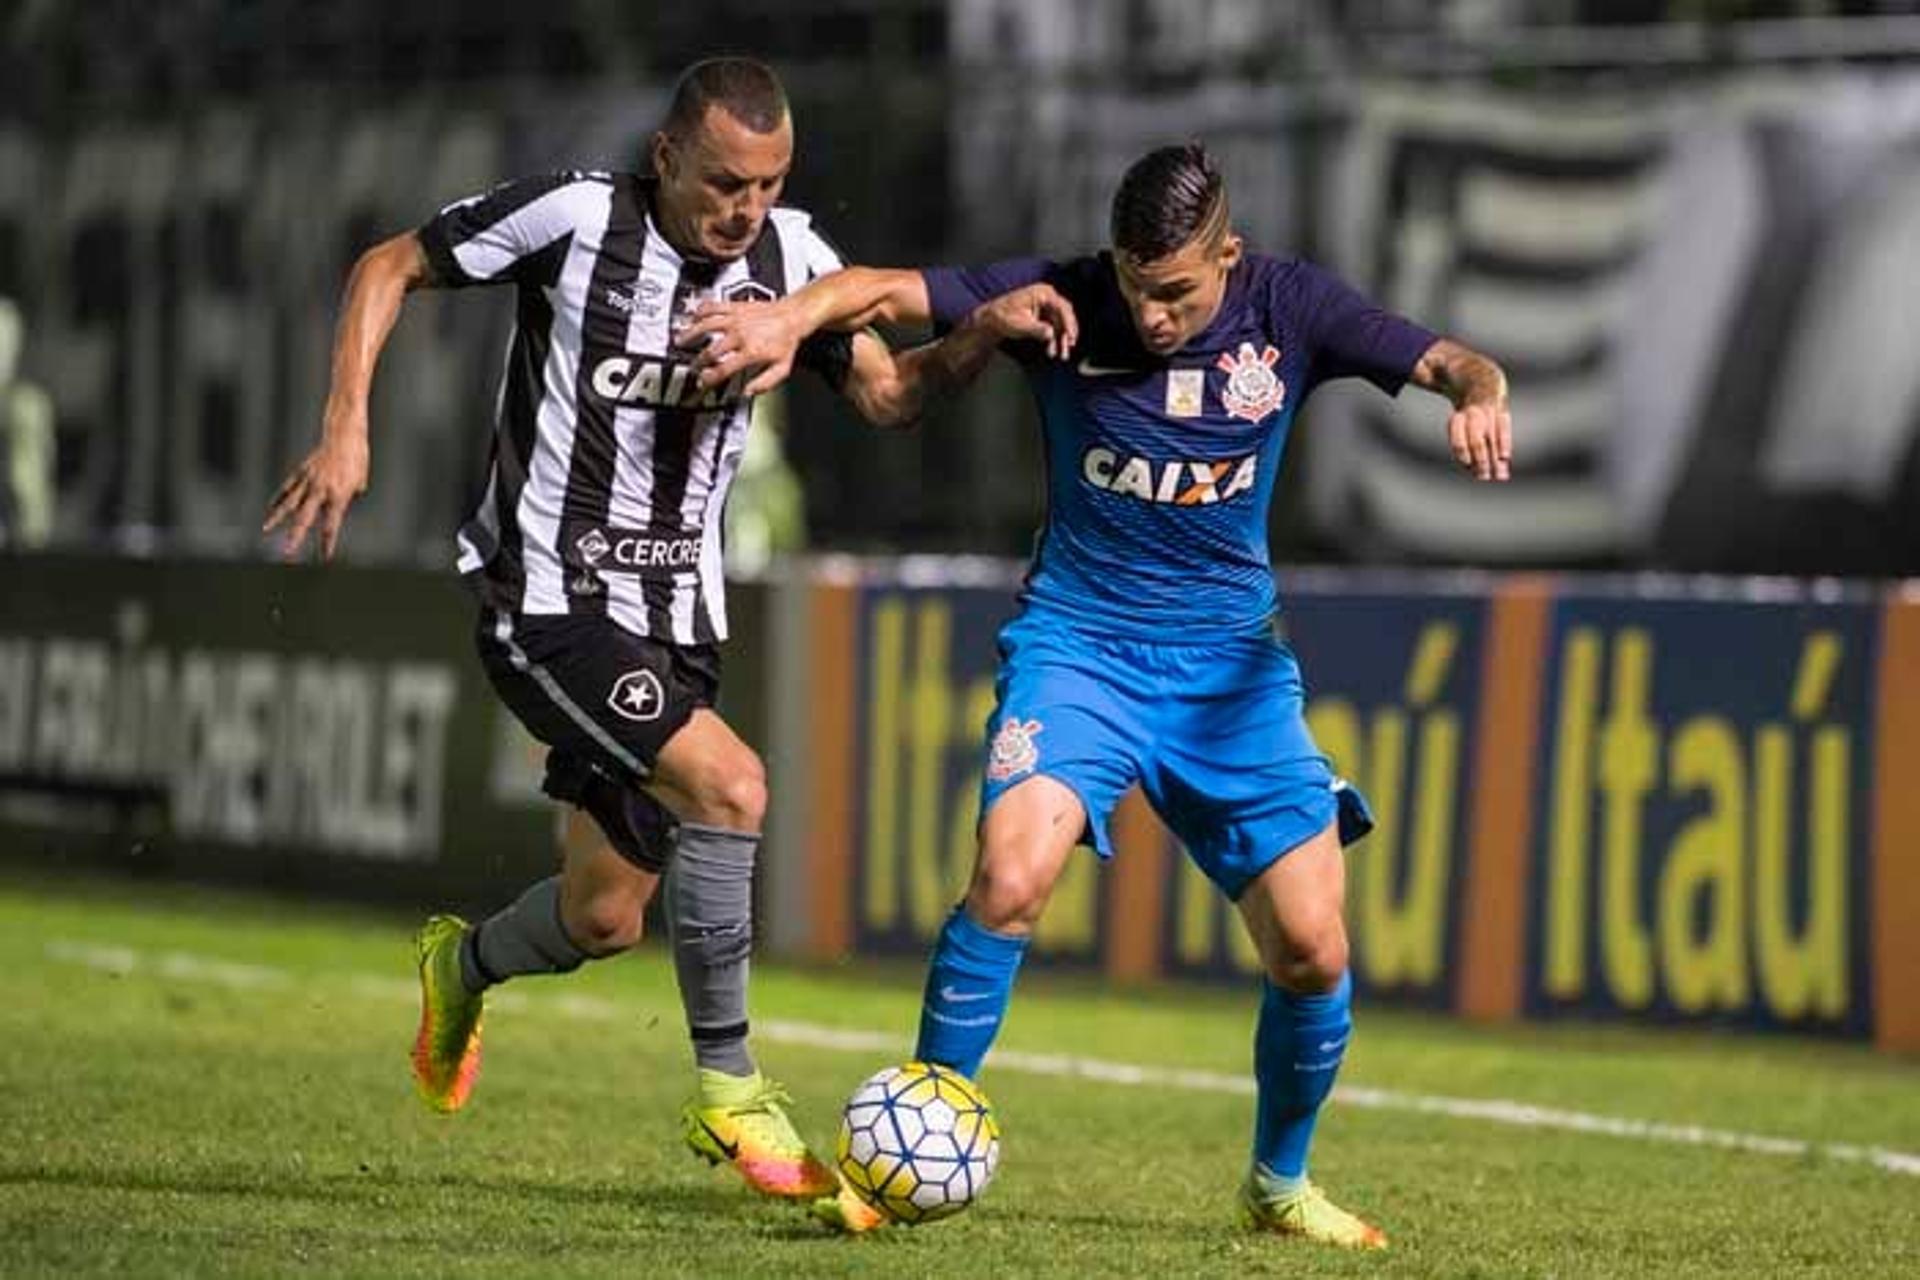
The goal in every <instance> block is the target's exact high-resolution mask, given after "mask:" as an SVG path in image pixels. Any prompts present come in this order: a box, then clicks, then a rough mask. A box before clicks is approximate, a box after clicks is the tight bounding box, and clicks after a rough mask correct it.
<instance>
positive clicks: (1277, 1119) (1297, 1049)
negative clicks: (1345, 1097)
mask: <svg viewBox="0 0 1920 1280" xmlns="http://www.w3.org/2000/svg"><path fill="white" fill-rule="evenodd" d="M1265 985H1266V994H1265V996H1264V997H1263V998H1262V999H1261V1002H1260V1024H1259V1028H1258V1029H1257V1030H1256V1031H1255V1032H1254V1037H1253V1075H1254V1079H1255V1080H1256V1081H1258V1083H1259V1086H1260V1095H1259V1101H1258V1104H1257V1106H1258V1111H1257V1114H1256V1117H1255V1120H1254V1127H1253V1159H1254V1163H1255V1165H1257V1166H1261V1167H1263V1168H1264V1171H1265V1172H1266V1173H1268V1174H1272V1175H1275V1176H1276V1177H1277V1178H1278V1179H1281V1180H1284V1181H1293V1180H1296V1179H1300V1178H1304V1177H1306V1175H1307V1144H1309V1143H1310V1142H1312V1141H1313V1122H1314V1121H1315V1120H1316V1119H1317V1118H1318V1117H1319V1115H1320V1104H1321V1103H1322V1102H1325V1101H1326V1099H1327V1095H1328V1094H1329V1093H1331V1092H1332V1091H1333V1078H1334V1076H1336V1075H1338V1074H1339V1072H1340V1059H1341V1058H1343V1057H1345V1056H1346V1052H1347V1038H1348V1037H1349V1036H1350V1035H1352V1034H1353V977H1352V975H1351V974H1342V975H1340V985H1339V986H1337V987H1335V988H1334V989H1333V990H1332V991H1329V992H1327V993H1326V994H1324V995H1313V996H1300V995H1295V994H1293V993H1292V992H1290V991H1288V990H1286V989H1285V988H1284V987H1277V986H1275V985H1274V984H1273V983H1272V982H1267V983H1266V984H1265Z"/></svg>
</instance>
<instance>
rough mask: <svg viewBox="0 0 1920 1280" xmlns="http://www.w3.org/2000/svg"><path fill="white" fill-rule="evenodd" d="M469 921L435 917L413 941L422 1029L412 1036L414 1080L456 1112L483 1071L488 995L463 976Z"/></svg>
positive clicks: (441, 1107) (430, 1101) (440, 1105)
mask: <svg viewBox="0 0 1920 1280" xmlns="http://www.w3.org/2000/svg"><path fill="white" fill-rule="evenodd" d="M466 933H467V922H466V921H464V920H462V919H461V918H460V917H459V916H433V917H431V918H429V919H428V921H427V923H426V924H425V925H423V926H422V927H421V929H420V932H419V933H418V934H417V935H415V937H414V940H413V946H414V954H415V955H416V956H417V957H418V959H419V964H420V1030H419V1031H418V1032H417V1033H416V1034H415V1035H414V1038H413V1054H412V1059H413V1085H414V1088H415V1089H416V1090H418V1091H419V1094H420V1098H421V1101H423V1102H425V1103H426V1104H427V1105H428V1106H430V1107H432V1108H433V1109H434V1110H435V1111H448V1112H451V1111H458V1110H459V1109H460V1108H461V1107H463V1106H465V1105H466V1101H467V1098H468V1097H469V1096H471V1095H472V1093H473V1084H474V1081H475V1080H476V1079H478V1078H479V1076H480V1012H481V1008H482V1005H483V1004H484V1003H485V1001H484V999H483V998H482V997H481V996H480V995H479V994H478V993H475V992H472V991H468V990H467V988H466V984H465V983H464V982H462V981H461V980H460V940H461V939H462V938H464V937H465V936H466Z"/></svg>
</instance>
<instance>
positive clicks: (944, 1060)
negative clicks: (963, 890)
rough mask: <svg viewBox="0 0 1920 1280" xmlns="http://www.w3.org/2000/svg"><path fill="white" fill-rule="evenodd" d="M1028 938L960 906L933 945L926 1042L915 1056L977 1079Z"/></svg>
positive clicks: (924, 1010) (923, 1012) (923, 1025)
mask: <svg viewBox="0 0 1920 1280" xmlns="http://www.w3.org/2000/svg"><path fill="white" fill-rule="evenodd" d="M1026 953H1027V940H1026V938H1024V937H1015V936H1014V935H1012V934H1006V933H995V932H993V930H991V929H987V928H984V927H982V926H981V925H978V924H975V923H974V920H973V917H971V916H969V915H968V914H967V909H966V907H964V906H959V907H955V908H954V909H953V914H952V915H950V916H948V917H947V923H946V925H945V927H944V928H942V929H941V930H940V940H939V941H938V942H936V943H934V946H933V962H932V963H931V964H929V965H928V966H927V990H926V995H925V996H924V997H923V998H922V1000H921V1004H920V1043H919V1044H918V1045H917V1046H915V1048H914V1051H913V1056H914V1057H915V1058H917V1059H919V1060H920V1061H922V1062H937V1063H939V1064H941V1065H942V1066H947V1067H952V1068H953V1069H954V1070H955V1071H958V1072H959V1073H960V1074H961V1075H963V1076H966V1077H968V1078H969V1079H971V1078H972V1077H973V1076H975V1075H976V1074H978V1073H979V1070H980V1060H981V1059H982V1058H984V1057H986V1056H987V1050H988V1049H989V1048H991V1047H992V1046H993V1038H994V1036H995V1035H997V1034H999V1031H1000V1020H1001V1019H1002V1018H1004V1017H1006V1016H1007V999H1008V997H1009V996H1011V995H1012V994H1013V977H1014V975H1015V974H1017V973H1019V972H1020V960H1021V957H1023V956H1025V955H1026Z"/></svg>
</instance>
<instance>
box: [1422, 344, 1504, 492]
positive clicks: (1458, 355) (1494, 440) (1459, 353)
mask: <svg viewBox="0 0 1920 1280" xmlns="http://www.w3.org/2000/svg"><path fill="white" fill-rule="evenodd" d="M1409 381H1411V382H1412V383H1413V384H1414V385H1415V386H1417V387H1425V388H1426V389H1427V390H1428V391H1435V392H1438V393H1439V394H1441V395H1443V396H1445V397H1446V398H1447V399H1449V400H1451V401H1452V402H1453V413H1452V415H1451V416H1450V417H1448V419H1447V442H1448V444H1449V445H1451V446H1452V449H1453V456H1454V458H1455V459H1456V460H1457V461H1458V462H1459V463H1460V465H1461V466H1463V467H1465V468H1466V469H1467V470H1469V471H1471V472H1473V474H1474V475H1475V476H1476V477H1477V478H1479V479H1481V480H1506V479H1508V478H1509V477H1510V475H1511V473H1512V463H1513V414H1512V413H1511V412H1510V411H1509V410H1508V408H1507V375H1506V374H1505V373H1504V372H1502V371H1501V369H1500V366H1499V365H1497V364H1495V363H1494V362H1493V360H1492V359H1490V358H1489V357H1487V356H1484V355H1481V354H1480V353H1479V352H1478V351H1475V350H1473V348H1471V347H1469V346H1467V345H1466V344H1464V343H1460V342H1455V341H1454V340H1453V339H1452V338H1441V339H1439V340H1438V341H1436V342H1435V343H1434V344H1433V345H1432V346H1430V347H1428V348H1427V350H1426V352H1425V353H1424V354H1423V355H1422V356H1421V357H1420V360H1419V362H1418V363H1417V364H1415V365H1414V367H1413V375H1412V377H1411V378H1410V379H1409Z"/></svg>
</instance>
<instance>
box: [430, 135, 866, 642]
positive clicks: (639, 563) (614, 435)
mask: <svg viewBox="0 0 1920 1280" xmlns="http://www.w3.org/2000/svg"><path fill="white" fill-rule="evenodd" d="M655 189H656V188H655V182H654V180H653V179H652V178H649V177H643V176H639V175H635V174H626V173H586V172H567V173H556V174H550V175H547V176H544V177H537V178H526V179H521V180H519V181H515V182H509V183H506V184H505V185H503V186H500V187H497V188H495V189H494V190H493V191H491V192H488V193H486V194H485V195H480V196H475V197H473V198H472V199H469V200H463V201H460V202H458V203H456V204H452V205H449V206H448V207H447V208H445V209H443V210H442V211H441V212H440V213H439V214H438V215H436V216H435V217H434V218H433V219H432V220H430V221H429V222H428V223H427V224H426V225H425V226H423V227H422V228H421V229H420V233H419V235H420V242H421V244H422V245H423V246H424V248H425V250H426V255H427V260H428V263H429V265H430V268H431V271H432V276H433V281H434V283H435V284H440V285H450V286H462V285H471V284H501V283H508V282H511V283H512V284H514V285H515V286H516V288H517V292H518V297H519V306H518V313H517V315H516V318H515V325H514V333H513V338H512V341H511V343H510V344H509V346H508V350H507V362H506V370H505V373H504V375H503V377H502V380H501V386H500V399H499V407H498V411H497V416H498V422H497V425H496V429H495V434H494V441H493V461H492V464H491V469H490V473H489V475H488V478H487V488H486V492H485V494H484V496H483V497H482V498H481V500H480V508H479V510H478V511H476V512H475V513H474V515H473V518H472V519H471V520H469V521H468V522H467V523H466V525H465V526H464V527H463V528H462V529H461V530H460V535H459V567H460V571H461V573H462V574H464V575H466V576H467V578H468V580H469V581H471V582H473V583H474V584H475V585H476V587H477V588H478V589H479V591H480V594H481V596H482V598H483V599H484V600H485V601H486V602H487V603H488V604H489V605H491V606H492V607H494V608H496V609H500V610H503V611H506V612H510V613H530V614H560V613H568V614H590V613H598V614H603V615H605V616H606V617H609V618H611V619H612V620H613V621H615V622H617V623H618V624H619V625H620V626H622V627H624V628H626V629H627V630H629V631H631V632H633V633H634V634H636V635H642V636H650V637H654V638H657V639H660V640H666V641H671V642H672V643H675V644H706V643H711V642H715V641H719V640H724V639H725V638H726V635H727V612H726V588H725V584H724V582H723V579H722V576H721V547H720V537H721V513H722V508H723V507H724V506H725V503H726V498H727V490H728V489H729V487H730V486H731V485H732V483H733V477H734V473H735V472H736V471H737V470H738V469H739V466H740V459H741V456H742V454H743V452H744V450H745V447H746V432H747V421H748V417H749V414H750V411H751V408H752V406H751V403H750V402H749V401H748V400H747V399H746V398H745V397H743V396H741V395H740V393H739V385H740V383H741V381H742V379H741V378H736V379H734V380H733V382H732V383H730V384H729V385H727V386H725V387H720V388H716V389H715V390H714V391H712V392H704V393H703V392H701V391H700V389H699V386H698V384H697V381H696V378H695V376H694V369H693V365H692V362H691V360H690V358H689V356H688V353H686V352H683V351H678V350H676V349H675V348H674V345H673V340H672V337H671V334H672V333H673V331H675V330H677V329H678V328H679V327H680V324H681V321H682V318H683V317H684V316H685V314H686V313H687V312H689V311H691V310H692V309H693V308H695V307H697V306H699V305H700V303H702V302H703V301H706V300H707V299H709V298H725V299H733V300H738V299H743V298H762V299H772V298H776V297H779V296H781V295H783V294H785V293H787V292H788V291H790V290H792V289H797V288H799V287H800V286H801V285H802V284H805V283H806V282H807V281H808V280H810V279H812V278H813V277H815V276H817V275H821V274H823V273H825V272H828V271H831V270H834V269H835V268H837V267H838V266H840V259H839V257H838V255H837V254H835V252H834V251H833V249H832V248H831V247H830V246H829V245H828V244H827V242H826V241H825V240H824V239H822V238H821V236H820V235H819V234H818V233H817V232H816V231H814V229H813V227H812V220H811V219H810V218H809V217H808V216H807V215H806V214H805V213H803V212H801V211H799V210H797V209H778V208H777V209H774V210H773V211H772V212H771V213H770V214H769V216H768V218H767V221H766V224H765V226H764V227H763V229H762V231H761V234H760V238H759V239H758V240H757V241H756V242H755V243H754V246H753V247H752V248H751V249H750V250H748V252H747V253H746V254H745V255H744V256H742V257H741V258H739V259H737V260H735V261H732V262H725V263H720V262H712V261H707V260H703V259H699V258H687V257H682V256H681V255H680V253H679V252H678V251H676V250H675V249H674V247H673V246H672V245H671V244H669V243H668V242H667V240H666V238H665V237H664V236H663V235H661V233H660V229H659V226H658V225H657V223H656V221H655V219H654V217H653V214H652V208H653V199H654V194H655ZM850 352H851V344H850V342H849V341H848V340H847V339H845V338H844V337H835V338H832V339H829V340H827V341H817V340H816V341H813V342H810V343H809V345H808V346H807V347H804V348H803V349H802V351H801V361H802V362H803V363H806V364H808V365H810V366H811V367H813V368H815V369H817V370H818V371H820V372H821V373H823V374H824V375H825V376H826V377H827V378H828V379H829V380H830V381H833V382H835V384H836V385H837V384H838V383H839V382H840V381H841V380H843V379H844V377H845V375H846V370H847V367H848V364H849V362H850V360H851V355H850Z"/></svg>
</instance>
